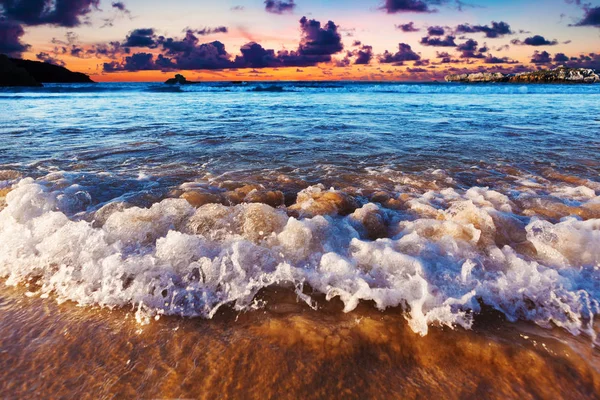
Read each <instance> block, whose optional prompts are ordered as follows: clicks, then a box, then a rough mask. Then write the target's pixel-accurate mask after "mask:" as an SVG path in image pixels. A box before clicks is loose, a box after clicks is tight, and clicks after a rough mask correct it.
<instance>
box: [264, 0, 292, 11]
mask: <svg viewBox="0 0 600 400" xmlns="http://www.w3.org/2000/svg"><path fill="white" fill-rule="evenodd" d="M294 8H296V4H294V0H287V1H286V0H265V10H266V11H267V12H270V13H272V14H283V13H287V12H290V13H291V12H292V11H294Z"/></svg>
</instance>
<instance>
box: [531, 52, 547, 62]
mask: <svg viewBox="0 0 600 400" xmlns="http://www.w3.org/2000/svg"><path fill="white" fill-rule="evenodd" d="M551 62H552V57H551V56H550V53H548V52H547V51H542V52H541V53H540V52H539V51H536V52H534V53H533V55H532V56H531V63H532V64H549V63H551Z"/></svg>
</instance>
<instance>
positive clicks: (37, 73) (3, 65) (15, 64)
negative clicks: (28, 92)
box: [0, 54, 94, 86]
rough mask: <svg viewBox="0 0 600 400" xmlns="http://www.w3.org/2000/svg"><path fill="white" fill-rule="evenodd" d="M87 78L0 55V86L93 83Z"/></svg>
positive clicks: (38, 63)
mask: <svg viewBox="0 0 600 400" xmlns="http://www.w3.org/2000/svg"><path fill="white" fill-rule="evenodd" d="M93 82H94V81H92V80H91V79H90V77H89V76H87V75H86V74H83V73H81V72H72V71H69V70H68V69H66V68H65V67H61V66H58V65H53V64H48V63H43V62H39V61H30V60H21V59H17V58H9V57H7V56H5V55H2V54H0V86H42V83H93Z"/></svg>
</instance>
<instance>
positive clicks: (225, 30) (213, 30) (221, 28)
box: [187, 26, 229, 36]
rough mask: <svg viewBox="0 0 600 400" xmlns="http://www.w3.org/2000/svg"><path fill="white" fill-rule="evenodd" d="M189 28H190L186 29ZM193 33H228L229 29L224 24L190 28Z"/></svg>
mask: <svg viewBox="0 0 600 400" xmlns="http://www.w3.org/2000/svg"><path fill="white" fill-rule="evenodd" d="M187 30H190V29H187ZM192 31H193V32H194V33H195V34H197V35H200V36H207V35H214V34H215V33H228V32H229V29H228V28H227V27H226V26H217V27H214V28H208V27H204V28H202V29H196V30H192Z"/></svg>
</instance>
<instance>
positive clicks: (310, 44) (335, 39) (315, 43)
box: [298, 17, 344, 56]
mask: <svg viewBox="0 0 600 400" xmlns="http://www.w3.org/2000/svg"><path fill="white" fill-rule="evenodd" d="M300 29H301V31H302V39H301V40H300V45H299V47H298V53H300V54H301V55H305V56H327V55H332V54H336V53H339V52H340V51H342V50H343V49H344V45H343V44H342V37H341V35H340V34H339V32H338V29H337V26H336V25H335V24H334V23H333V22H332V21H329V22H327V23H326V24H325V26H323V27H322V28H321V23H320V22H319V21H317V20H314V19H307V18H306V17H302V19H301V20H300Z"/></svg>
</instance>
